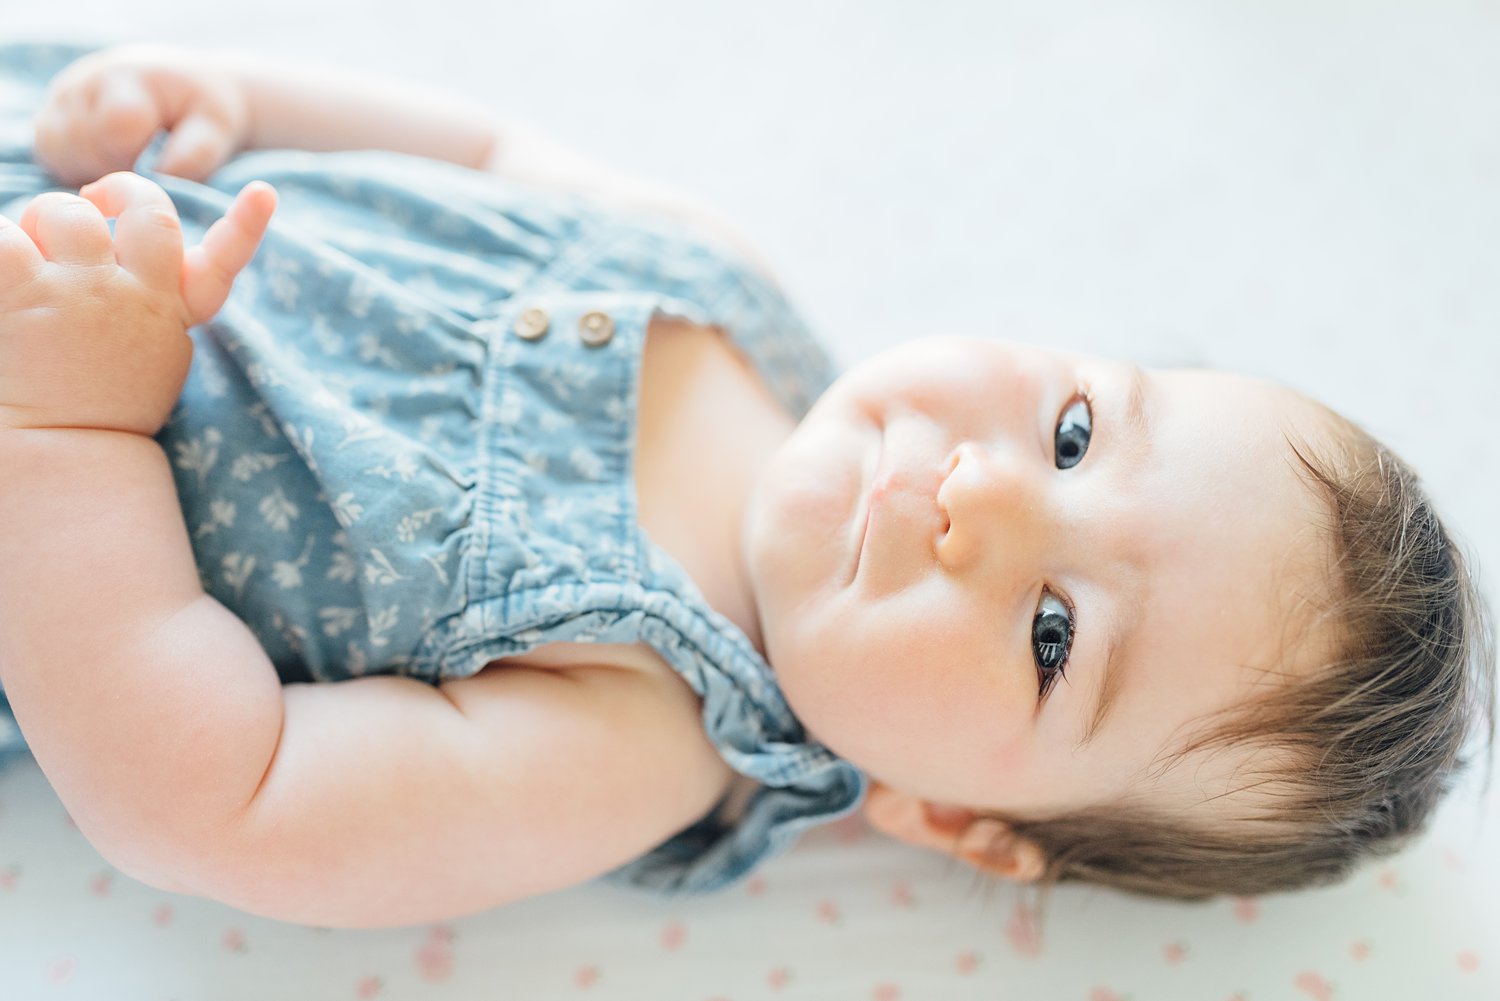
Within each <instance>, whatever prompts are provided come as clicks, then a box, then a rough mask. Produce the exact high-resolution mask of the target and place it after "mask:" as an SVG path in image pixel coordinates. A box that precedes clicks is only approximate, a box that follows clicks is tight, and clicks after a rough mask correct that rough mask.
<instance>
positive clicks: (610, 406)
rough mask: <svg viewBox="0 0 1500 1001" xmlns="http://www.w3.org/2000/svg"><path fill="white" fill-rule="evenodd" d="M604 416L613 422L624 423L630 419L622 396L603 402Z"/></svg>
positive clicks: (628, 410)
mask: <svg viewBox="0 0 1500 1001" xmlns="http://www.w3.org/2000/svg"><path fill="white" fill-rule="evenodd" d="M604 416H606V417H608V418H609V419H610V420H612V421H615V422H617V423H618V422H624V421H627V420H629V419H630V407H629V406H627V405H626V403H625V398H624V397H622V396H611V397H610V398H609V399H607V400H605V401H604Z"/></svg>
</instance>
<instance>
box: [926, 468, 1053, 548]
mask: <svg viewBox="0 0 1500 1001" xmlns="http://www.w3.org/2000/svg"><path fill="white" fill-rule="evenodd" d="M948 462H949V467H950V472H949V473H948V478H947V479H946V480H945V481H944V482H943V485H942V487H941V488H940V489H939V490H938V504H939V506H940V507H941V508H942V509H943V513H944V514H945V516H946V517H947V519H948V534H947V535H946V536H945V537H944V538H943V541H942V543H941V544H940V546H939V555H940V556H941V557H942V559H943V560H944V562H947V563H950V564H951V565H954V566H958V565H961V564H965V563H968V562H970V561H972V560H975V559H981V558H986V556H985V554H991V555H990V556H989V557H988V558H999V559H1002V560H1004V561H1005V562H1006V563H1007V564H1013V563H1015V562H1017V561H1023V560H1025V559H1026V558H1027V557H1028V554H1030V553H1031V552H1032V550H1034V549H1035V548H1036V547H1037V546H1039V545H1041V544H1043V540H1044V539H1045V536H1046V532H1047V527H1048V525H1047V522H1048V517H1049V513H1048V506H1047V503H1046V478H1045V471H1044V470H1043V469H1042V468H1041V464H1040V462H1039V460H1038V459H1037V457H1035V456H1027V455H1025V454H1023V453H1022V451H1021V450H1020V449H1019V448H1013V447H1010V446H994V445H987V444H984V443H981V442H964V443H962V444H960V445H959V446H958V447H957V448H955V449H954V450H953V453H952V454H951V455H950V456H949V458H948Z"/></svg>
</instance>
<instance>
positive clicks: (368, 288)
mask: <svg viewBox="0 0 1500 1001" xmlns="http://www.w3.org/2000/svg"><path fill="white" fill-rule="evenodd" d="M374 302H375V285H374V283H373V282H371V281H370V280H369V279H368V278H366V277H365V276H363V275H358V276H356V277H355V279H354V280H353V281H352V282H350V283H349V297H348V298H347V299H346V300H345V301H344V309H345V310H346V311H347V312H348V313H349V315H350V316H352V317H354V318H355V319H356V320H363V319H364V318H365V317H366V316H368V315H370V306H371V305H372V304H373V303H374Z"/></svg>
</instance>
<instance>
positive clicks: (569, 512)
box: [542, 496, 573, 525]
mask: <svg viewBox="0 0 1500 1001" xmlns="http://www.w3.org/2000/svg"><path fill="white" fill-rule="evenodd" d="M572 516H573V501H572V498H569V497H557V496H549V497H548V498H547V499H546V500H544V501H542V517H544V518H546V519H547V520H548V521H550V522H552V523H553V524H554V525H556V524H561V523H563V522H565V521H567V520H568V519H569V518H571V517H572Z"/></svg>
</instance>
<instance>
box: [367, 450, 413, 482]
mask: <svg viewBox="0 0 1500 1001" xmlns="http://www.w3.org/2000/svg"><path fill="white" fill-rule="evenodd" d="M369 472H370V475H371V476H379V477H381V478H383V479H387V480H389V479H392V478H393V477H394V478H397V479H399V480H401V482H402V483H410V482H411V480H412V477H413V476H416V475H417V460H416V459H414V458H412V457H411V455H410V453H407V452H397V453H396V458H395V459H394V460H392V462H391V464H390V465H389V466H374V467H371V469H370V471H369Z"/></svg>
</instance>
